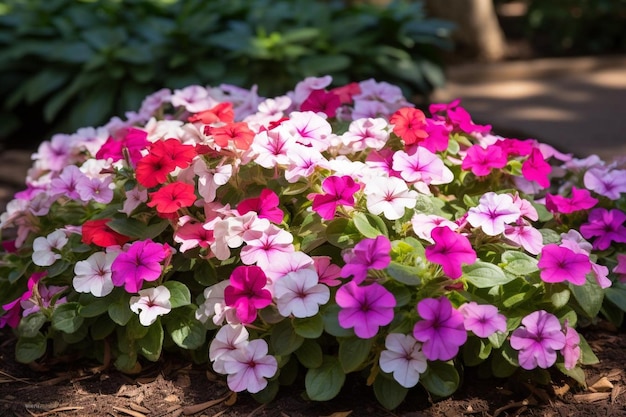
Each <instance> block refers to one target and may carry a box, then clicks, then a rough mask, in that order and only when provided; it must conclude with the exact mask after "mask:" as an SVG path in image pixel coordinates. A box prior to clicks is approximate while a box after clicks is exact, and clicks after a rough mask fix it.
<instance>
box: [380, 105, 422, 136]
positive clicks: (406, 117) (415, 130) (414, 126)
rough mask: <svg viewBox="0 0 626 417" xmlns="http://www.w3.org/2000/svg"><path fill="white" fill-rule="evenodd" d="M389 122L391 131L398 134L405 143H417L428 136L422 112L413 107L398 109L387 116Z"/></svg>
mask: <svg viewBox="0 0 626 417" xmlns="http://www.w3.org/2000/svg"><path fill="white" fill-rule="evenodd" d="M389 123H390V124H392V125H393V133H395V134H396V135H398V136H399V137H400V138H401V139H402V140H403V141H404V143H405V145H413V144H414V143H419V142H421V141H422V140H424V139H425V138H426V137H427V136H428V134H427V133H426V130H425V128H426V116H424V112H423V111H421V110H418V109H415V108H413V107H404V108H401V109H399V110H398V111H396V112H395V113H394V114H393V115H392V116H391V118H389Z"/></svg>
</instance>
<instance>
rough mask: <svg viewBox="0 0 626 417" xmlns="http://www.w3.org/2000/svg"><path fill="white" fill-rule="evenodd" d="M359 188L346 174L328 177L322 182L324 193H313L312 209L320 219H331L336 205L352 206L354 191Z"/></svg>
mask: <svg viewBox="0 0 626 417" xmlns="http://www.w3.org/2000/svg"><path fill="white" fill-rule="evenodd" d="M359 188H361V187H360V186H359V184H357V183H355V182H354V180H353V179H352V177H350V176H348V175H344V176H341V177H337V176H331V177H328V178H326V179H325V180H324V182H323V183H322V189H323V190H324V192H325V193H326V194H315V196H314V197H313V211H315V212H316V213H317V214H319V215H320V216H321V217H322V219H324V220H331V219H332V218H333V217H335V211H336V210H337V207H338V206H341V205H343V206H350V207H353V206H354V193H356V192H357V191H359Z"/></svg>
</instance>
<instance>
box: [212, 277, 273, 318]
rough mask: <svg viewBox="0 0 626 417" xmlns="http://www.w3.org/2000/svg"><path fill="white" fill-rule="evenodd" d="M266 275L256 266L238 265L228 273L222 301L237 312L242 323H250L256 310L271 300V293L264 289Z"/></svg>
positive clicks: (268, 303) (254, 316) (265, 305)
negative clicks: (228, 277) (227, 282)
mask: <svg viewBox="0 0 626 417" xmlns="http://www.w3.org/2000/svg"><path fill="white" fill-rule="evenodd" d="M266 284H267V277H266V276H265V273H264V272H263V270H262V269H261V268H259V267H258V266H255V265H253V266H238V267H237V268H235V269H234V271H233V272H232V274H231V275H230V285H228V286H227V287H226V288H225V289H224V301H225V302H226V305H227V306H229V307H233V308H234V309H235V310H236V312H237V318H239V320H241V322H242V323H244V324H247V323H252V322H253V321H254V320H255V319H256V315H257V310H259V309H262V308H264V307H267V306H268V305H270V303H271V302H272V294H271V293H270V292H269V291H268V290H267V289H265V285H266Z"/></svg>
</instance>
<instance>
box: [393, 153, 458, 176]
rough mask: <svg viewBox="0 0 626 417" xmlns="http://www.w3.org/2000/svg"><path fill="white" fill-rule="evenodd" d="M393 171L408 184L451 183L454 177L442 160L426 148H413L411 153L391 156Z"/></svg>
mask: <svg viewBox="0 0 626 417" xmlns="http://www.w3.org/2000/svg"><path fill="white" fill-rule="evenodd" d="M393 169H394V170H395V171H398V172H399V173H400V175H401V176H402V178H403V179H404V180H405V181H407V182H410V183H415V182H418V181H422V182H424V183H425V184H426V185H430V184H433V185H439V184H447V183H449V182H452V180H453V179H454V175H453V174H452V171H450V169H449V168H448V167H446V166H445V165H444V163H443V160H441V158H439V157H438V156H437V155H435V154H434V153H432V152H431V151H429V150H428V149H426V148H422V147H420V146H418V147H415V148H414V149H413V150H412V152H411V153H406V152H404V151H397V152H395V153H394V155H393Z"/></svg>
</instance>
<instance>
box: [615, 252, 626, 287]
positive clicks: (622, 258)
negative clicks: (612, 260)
mask: <svg viewBox="0 0 626 417" xmlns="http://www.w3.org/2000/svg"><path fill="white" fill-rule="evenodd" d="M613 272H614V273H616V274H618V275H619V279H620V281H621V282H626V254H624V253H618V254H617V265H615V268H613Z"/></svg>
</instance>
